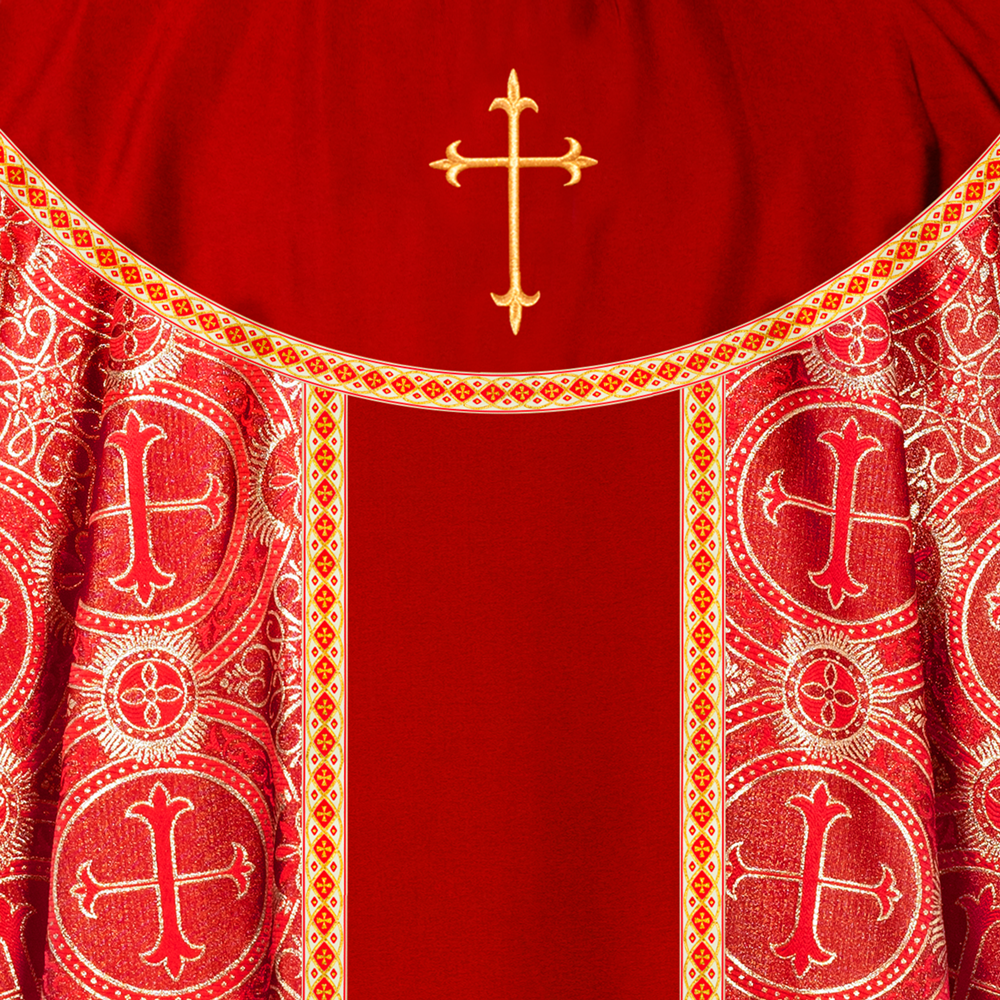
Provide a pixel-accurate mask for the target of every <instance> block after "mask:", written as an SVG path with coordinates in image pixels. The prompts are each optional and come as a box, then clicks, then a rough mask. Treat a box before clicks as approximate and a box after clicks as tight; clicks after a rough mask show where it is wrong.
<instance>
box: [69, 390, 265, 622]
mask: <svg viewBox="0 0 1000 1000" xmlns="http://www.w3.org/2000/svg"><path fill="white" fill-rule="evenodd" d="M102 435H103V438H104V440H105V442H106V445H105V448H104V459H103V461H102V465H101V473H100V476H99V478H98V486H97V490H96V496H95V500H94V512H93V513H92V514H91V516H90V524H91V543H90V545H91V547H90V552H91V559H90V565H89V569H90V575H89V577H88V581H89V586H88V591H87V596H86V601H85V602H81V604H80V606H79V610H78V615H79V617H80V624H82V625H83V626H85V627H87V628H90V629H92V630H97V631H103V632H108V631H112V632H113V631H125V630H126V629H127V628H128V627H130V626H131V623H133V622H137V621H144V622H147V623H150V624H152V623H156V624H158V625H161V626H164V627H166V626H169V627H171V628H175V627H177V626H182V625H186V624H189V623H191V622H193V621H196V620H199V619H200V618H201V617H202V616H204V615H205V614H206V613H207V612H208V611H209V610H210V609H211V607H213V606H214V604H215V602H216V601H217V600H218V598H219V596H220V595H221V593H222V592H223V590H224V588H225V586H226V583H227V581H228V580H229V579H230V577H231V575H232V574H233V572H234V570H235V568H236V565H237V561H238V558H239V554H240V549H241V547H242V542H243V538H244V531H245V525H246V507H247V493H248V489H247V487H248V483H247V480H248V474H247V466H248V463H247V459H246V454H245V450H244V444H243V437H242V432H241V430H240V428H239V426H238V424H237V422H236V421H235V420H233V418H232V417H230V416H229V414H228V413H226V412H225V411H224V410H223V409H222V408H221V407H220V406H218V404H215V403H213V402H212V401H211V400H210V399H208V398H207V397H204V396H199V395H198V394H197V393H196V392H195V391H194V390H191V389H186V388H180V387H177V386H174V385H168V384H164V385H160V384H159V383H154V384H153V385H151V386H150V387H149V390H148V394H147V395H137V394H132V395H130V396H127V397H124V398H122V399H121V400H120V401H119V402H116V403H113V404H111V405H110V406H109V407H108V408H107V410H106V412H105V415H104V425H103V430H102Z"/></svg>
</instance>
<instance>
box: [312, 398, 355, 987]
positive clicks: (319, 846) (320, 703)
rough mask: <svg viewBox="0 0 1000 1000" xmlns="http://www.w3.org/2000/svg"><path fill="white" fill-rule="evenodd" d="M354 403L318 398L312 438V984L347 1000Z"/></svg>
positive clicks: (343, 399) (313, 415) (313, 406)
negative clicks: (347, 594) (347, 602)
mask: <svg viewBox="0 0 1000 1000" xmlns="http://www.w3.org/2000/svg"><path fill="white" fill-rule="evenodd" d="M345 403H346V399H345V398H344V396H343V395H341V394H340V393H338V392H333V391H332V390H329V389H320V388H314V389H312V390H310V392H309V394H308V400H307V408H306V412H307V417H308V423H309V426H308V431H307V434H306V449H307V457H306V483H307V490H308V493H307V496H308V500H307V503H306V514H305V520H306V566H307V567H308V568H307V572H306V621H307V623H308V624H307V628H308V635H309V641H308V642H307V645H306V660H307V662H306V671H307V674H306V691H307V700H308V706H309V707H308V712H307V719H308V720H309V721H308V727H309V728H308V731H307V733H306V736H305V738H306V741H307V746H306V757H307V762H308V763H307V779H306V799H305V801H306V810H307V811H306V817H305V822H306V845H307V850H306V857H305V866H304V870H303V877H304V882H305V884H304V886H303V890H304V899H305V901H306V913H307V921H308V926H307V930H306V942H307V947H306V951H305V969H304V973H305V974H304V977H303V981H304V983H305V987H306V989H307V990H308V991H309V995H311V996H313V997H315V998H316V1000H339V998H340V997H341V996H342V995H343V981H344V951H343V942H344V926H343V921H344V852H343V843H344V814H343V803H344V777H345V772H344V746H345V742H344V738H345V732H344V721H345V720H344V713H343V697H344V666H345V664H344V632H343V624H344V561H343V560H344V541H345V538H344V524H345V520H344V518H345V510H344V495H345V494H344V490H345V481H344V436H345V432H346V412H345Z"/></svg>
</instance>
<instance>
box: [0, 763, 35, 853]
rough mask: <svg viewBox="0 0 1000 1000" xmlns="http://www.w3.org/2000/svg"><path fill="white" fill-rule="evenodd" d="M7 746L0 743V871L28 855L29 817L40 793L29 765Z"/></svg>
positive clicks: (29, 844) (29, 840)
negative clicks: (24, 763)
mask: <svg viewBox="0 0 1000 1000" xmlns="http://www.w3.org/2000/svg"><path fill="white" fill-rule="evenodd" d="M21 764H22V762H21V760H20V759H19V758H18V757H17V755H16V754H15V753H14V751H13V750H11V748H10V747H8V746H0V870H2V869H4V868H6V867H7V866H8V865H9V864H10V863H11V861H13V860H14V859H15V858H17V857H21V856H23V855H25V854H26V853H27V851H28V849H29V848H30V846H31V824H30V822H29V820H28V818H29V816H30V815H31V812H32V808H33V806H34V805H35V803H36V802H37V799H38V797H37V795H35V793H34V791H33V790H32V787H31V774H30V771H29V769H28V768H24V767H22V766H21Z"/></svg>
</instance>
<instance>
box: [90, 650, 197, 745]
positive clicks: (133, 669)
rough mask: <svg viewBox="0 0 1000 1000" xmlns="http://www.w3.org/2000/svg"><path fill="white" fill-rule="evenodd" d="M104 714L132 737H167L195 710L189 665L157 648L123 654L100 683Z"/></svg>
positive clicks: (180, 726)
mask: <svg viewBox="0 0 1000 1000" xmlns="http://www.w3.org/2000/svg"><path fill="white" fill-rule="evenodd" d="M104 704H105V708H106V710H107V713H108V717H109V718H110V719H111V720H112V721H113V722H114V724H115V725H116V726H117V727H118V729H120V730H121V731H122V732H123V733H125V734H127V735H129V736H132V737H133V738H135V739H145V740H149V739H157V740H161V739H169V738H170V737H172V736H174V735H175V734H176V733H178V732H179V731H180V730H181V729H182V728H183V727H184V726H185V725H186V724H187V722H188V721H189V720H190V718H191V716H192V714H193V713H194V710H195V685H194V678H193V677H192V676H191V668H190V667H189V666H188V664H187V663H185V662H184V661H183V660H182V659H181V658H180V657H178V656H174V655H173V654H172V653H171V652H169V651H166V650H160V649H142V650H137V651H135V652H133V653H130V654H129V655H127V656H123V657H122V659H121V660H119V662H118V663H117V664H116V665H115V667H114V669H113V670H112V672H111V675H110V676H109V677H108V679H107V682H106V683H105V685H104Z"/></svg>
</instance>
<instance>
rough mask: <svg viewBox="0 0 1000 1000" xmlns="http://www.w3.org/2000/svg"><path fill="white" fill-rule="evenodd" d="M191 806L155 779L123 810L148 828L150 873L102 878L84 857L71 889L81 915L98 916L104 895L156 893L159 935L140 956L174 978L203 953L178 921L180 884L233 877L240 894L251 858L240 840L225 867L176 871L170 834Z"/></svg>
mask: <svg viewBox="0 0 1000 1000" xmlns="http://www.w3.org/2000/svg"><path fill="white" fill-rule="evenodd" d="M193 809H194V805H193V804H192V803H191V800H190V799H187V798H184V797H183V796H177V797H172V796H171V795H170V793H169V792H168V791H167V789H166V787H165V786H164V785H163V783H162V782H159V781H158V782H157V783H156V784H155V785H154V786H153V788H152V791H151V792H150V795H149V798H148V799H146V800H145V801H139V802H133V803H132V804H131V805H130V806H129V807H128V809H126V810H125V815H126V816H127V817H128V818H129V819H137V820H139V821H140V822H142V823H144V824H145V825H146V826H147V828H148V829H149V835H150V840H151V842H152V860H153V873H152V875H151V876H140V877H138V878H134V879H127V880H125V881H122V882H102V881H100V880H99V879H97V878H96V877H95V876H94V874H93V872H92V871H91V866H92V864H93V862H92V861H85V862H83V864H81V865H80V867H79V868H78V869H77V872H76V877H77V878H78V879H79V881H78V882H77V883H76V884H75V885H73V886H72V887H71V888H70V892H71V893H72V894H73V895H74V896H76V898H77V901H78V903H79V904H80V910H81V911H82V912H83V914H84V916H86V917H90V918H91V919H96V918H97V910H96V909H95V907H96V904H97V901H98V900H99V899H100V898H101V897H102V896H111V895H120V894H122V893H126V892H147V891H149V892H154V893H155V894H156V904H157V911H158V913H159V928H160V932H159V937H158V938H157V940H156V943H155V944H154V945H153V947H152V948H150V949H149V951H145V952H142V953H141V958H142V960H143V961H144V962H146V963H147V964H149V965H153V966H155V965H162V966H163V967H164V969H166V971H167V973H168V974H169V975H170V976H171V977H172V978H173V979H177V978H178V976H180V974H181V973H182V972H183V971H184V963H185V962H195V961H197V960H198V959H199V958H201V956H202V955H203V954H204V952H205V946H204V945H203V944H193V943H192V942H191V941H189V940H188V939H187V936H186V935H185V934H184V929H183V927H182V926H181V913H180V897H179V894H178V889H179V888H180V886H182V885H188V884H191V883H193V882H216V881H220V880H222V879H231V880H232V882H233V885H234V886H235V888H236V898H237V899H240V898H242V897H243V896H244V895H245V894H246V891H247V889H248V888H249V885H250V875H251V873H252V872H253V868H254V866H253V862H251V861H249V860H248V858H247V850H246V848H245V847H244V846H243V845H242V844H238V843H236V842H233V844H232V848H233V860H232V862H231V863H230V864H229V865H228V867H225V868H212V869H208V870H206V871H195V872H179V871H178V870H177V864H176V860H175V852H174V834H175V828H176V826H177V820H178V818H179V817H180V816H181V815H183V814H184V813H186V812H190V811H192V810H193Z"/></svg>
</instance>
